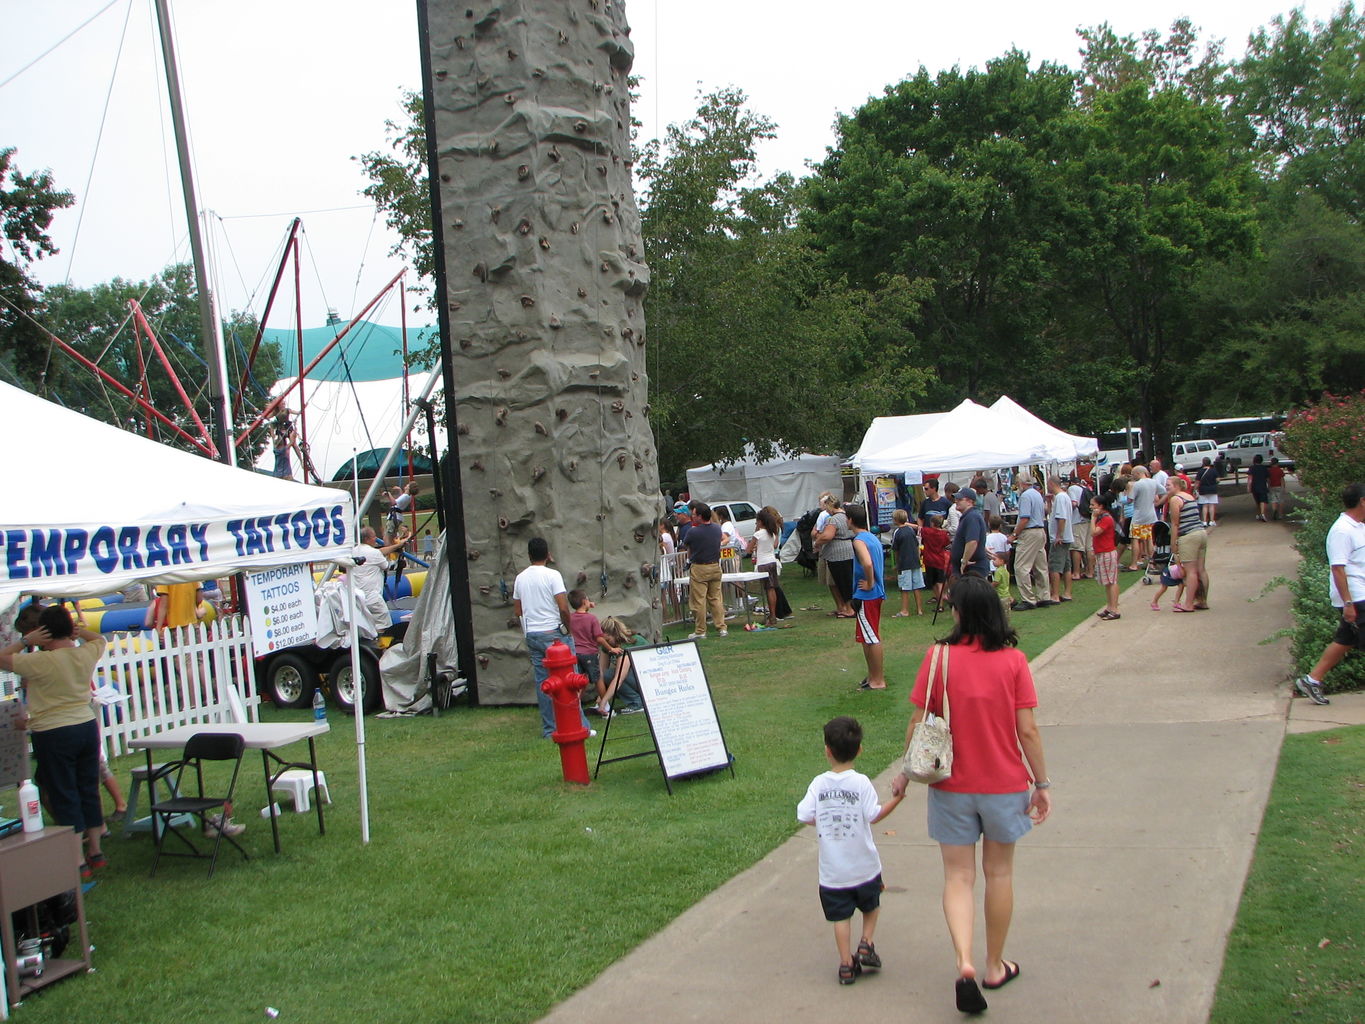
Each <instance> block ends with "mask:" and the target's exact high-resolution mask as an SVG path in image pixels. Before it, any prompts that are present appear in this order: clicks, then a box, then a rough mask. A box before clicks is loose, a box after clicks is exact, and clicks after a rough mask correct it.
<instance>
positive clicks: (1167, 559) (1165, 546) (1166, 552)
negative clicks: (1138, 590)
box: [1142, 519, 1171, 586]
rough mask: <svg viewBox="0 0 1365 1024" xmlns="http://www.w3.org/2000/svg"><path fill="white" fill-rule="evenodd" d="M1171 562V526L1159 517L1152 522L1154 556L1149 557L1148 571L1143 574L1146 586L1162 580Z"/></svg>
mask: <svg viewBox="0 0 1365 1024" xmlns="http://www.w3.org/2000/svg"><path fill="white" fill-rule="evenodd" d="M1170 564H1171V526H1170V524H1169V523H1165V522H1162V521H1161V520H1160V519H1158V520H1157V521H1156V522H1155V523H1153V524H1152V557H1151V558H1149V559H1147V571H1146V572H1144V573H1143V574H1142V582H1143V585H1144V586H1150V585H1151V584H1153V583H1160V582H1161V574H1162V573H1163V572H1165V571H1166V569H1167V568H1168V567H1169V566H1170Z"/></svg>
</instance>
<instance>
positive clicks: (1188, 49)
mask: <svg viewBox="0 0 1365 1024" xmlns="http://www.w3.org/2000/svg"><path fill="white" fill-rule="evenodd" d="M1076 34H1077V35H1079V36H1080V37H1081V41H1082V43H1083V44H1084V45H1083V46H1082V47H1081V71H1080V101H1081V104H1082V105H1083V106H1089V105H1090V104H1092V103H1093V102H1094V101H1095V97H1096V96H1098V95H1100V94H1101V93H1107V92H1118V91H1119V90H1121V89H1124V88H1126V87H1128V86H1130V85H1144V86H1146V87H1147V88H1149V89H1153V90H1165V89H1177V90H1179V91H1181V92H1183V93H1185V95H1187V96H1189V97H1190V98H1191V99H1193V100H1195V101H1196V102H1199V103H1213V102H1215V101H1216V100H1217V99H1218V97H1219V94H1220V88H1221V85H1222V78H1223V75H1224V73H1225V72H1226V71H1227V64H1226V63H1225V62H1224V60H1223V41H1222V40H1221V39H1216V40H1210V41H1207V42H1202V43H1201V42H1200V39H1199V29H1198V28H1197V27H1196V26H1195V25H1194V24H1193V23H1192V22H1191V21H1190V19H1189V18H1177V19H1176V20H1175V21H1173V22H1172V23H1171V27H1170V30H1169V31H1168V32H1167V33H1166V35H1165V36H1163V35H1162V34H1161V32H1160V31H1159V30H1157V29H1148V30H1147V31H1145V32H1143V33H1142V35H1141V36H1133V35H1127V36H1120V35H1119V34H1118V33H1116V32H1115V31H1114V29H1113V26H1111V25H1110V24H1109V22H1107V21H1106V22H1103V23H1102V24H1100V25H1096V26H1094V27H1091V28H1081V29H1077V30H1076Z"/></svg>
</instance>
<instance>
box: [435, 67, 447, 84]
mask: <svg viewBox="0 0 1365 1024" xmlns="http://www.w3.org/2000/svg"><path fill="white" fill-rule="evenodd" d="M445 80H446V71H445V68H442V69H441V70H440V71H438V72H436V81H438V82H444V81H445Z"/></svg>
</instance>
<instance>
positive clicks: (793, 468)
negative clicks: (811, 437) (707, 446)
mask: <svg viewBox="0 0 1365 1024" xmlns="http://www.w3.org/2000/svg"><path fill="white" fill-rule="evenodd" d="M841 465H842V460H841V459H840V458H839V457H838V456H836V455H809V454H804V453H803V454H801V455H797V456H794V457H792V458H785V459H784V458H777V459H770V460H769V461H767V462H760V461H758V459H757V458H756V457H755V456H754V454H753V449H752V447H750V448H747V449H746V453H745V456H744V458H742V459H740V460H739V461H738V462H732V463H731V464H730V465H728V466H722V465H720V464H719V463H712V464H711V465H709V466H697V467H696V468H695V469H689V470H688V471H687V490H688V493H689V494H690V495H691V496H692V497H693V498H699V499H701V500H702V501H707V502H716V501H750V502H753V503H754V504H755V505H757V506H759V507H762V506H764V505H771V506H773V508H775V509H777V511H779V512H781V513H782V517H783V518H784V519H794V518H796V517H798V516H800V515H801V513H803V512H805V511H806V510H807V509H809V508H814V507H815V506H816V504H818V502H819V498H820V493H821V492H822V491H833V492H834V493H835V494H839V493H841V489H842V487H843V481H842V477H841V469H840V467H841Z"/></svg>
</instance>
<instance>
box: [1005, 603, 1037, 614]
mask: <svg viewBox="0 0 1365 1024" xmlns="http://www.w3.org/2000/svg"><path fill="white" fill-rule="evenodd" d="M1037 607H1038V606H1037V605H1036V604H1034V603H1033V602H1032V601H1015V602H1014V604H1012V605H1010V611H1012V612H1031V611H1033V609H1035V608H1037Z"/></svg>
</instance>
